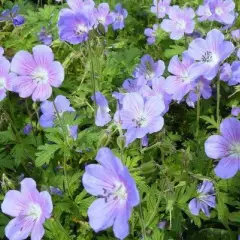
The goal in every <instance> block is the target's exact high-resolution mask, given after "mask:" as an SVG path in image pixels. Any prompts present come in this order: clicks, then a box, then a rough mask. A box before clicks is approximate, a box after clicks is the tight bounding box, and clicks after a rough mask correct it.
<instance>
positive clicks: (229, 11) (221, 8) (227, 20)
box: [209, 0, 235, 24]
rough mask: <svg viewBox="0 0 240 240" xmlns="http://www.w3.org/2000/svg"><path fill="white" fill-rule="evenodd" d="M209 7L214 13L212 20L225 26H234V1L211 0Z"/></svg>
mask: <svg viewBox="0 0 240 240" xmlns="http://www.w3.org/2000/svg"><path fill="white" fill-rule="evenodd" d="M209 6H210V9H211V12H212V16H211V19H212V20H215V21H218V22H220V23H224V24H232V23H233V22H234V19H235V15H234V9H235V3H234V1H232V0H211V1H209Z"/></svg>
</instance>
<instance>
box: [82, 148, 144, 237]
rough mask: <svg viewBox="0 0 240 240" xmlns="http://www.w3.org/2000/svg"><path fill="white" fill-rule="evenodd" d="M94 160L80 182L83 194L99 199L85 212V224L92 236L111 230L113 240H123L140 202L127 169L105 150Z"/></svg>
mask: <svg viewBox="0 0 240 240" xmlns="http://www.w3.org/2000/svg"><path fill="white" fill-rule="evenodd" d="M96 160H97V161H98V163H99V164H90V165H87V166H86V168H85V170H86V172H85V173H84V175H83V179H82V182H83V186H84V188H85V190H86V191H87V192H88V193H90V194H92V195H94V196H97V197H99V198H98V199H97V200H95V201H94V202H93V203H92V205H91V206H90V207H89V209H88V217H89V224H90V226H91V227H92V228H93V229H94V231H95V232H99V231H102V230H105V229H107V228H109V227H111V226H113V232H114V235H115V236H116V238H118V239H124V238H126V237H127V235H128V234H129V224H128V220H129V218H130V216H131V211H132V209H133V207H135V206H137V205H138V204H139V202H140V197H139V192H138V190H137V187H136V184H135V181H134V179H133V178H132V177H131V175H130V174H129V171H128V169H127V168H126V167H125V166H123V164H122V162H121V161H120V159H119V158H117V157H115V156H114V155H113V153H112V152H111V150H110V149H109V148H101V149H100V150H99V151H98V154H97V156H96Z"/></svg>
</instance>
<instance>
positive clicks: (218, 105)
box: [216, 80, 221, 127]
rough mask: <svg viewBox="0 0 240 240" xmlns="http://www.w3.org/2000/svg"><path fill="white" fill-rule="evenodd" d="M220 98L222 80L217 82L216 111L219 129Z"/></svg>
mask: <svg viewBox="0 0 240 240" xmlns="http://www.w3.org/2000/svg"><path fill="white" fill-rule="evenodd" d="M220 98H221V93H220V80H218V81H217V110H216V115H217V124H218V127H219V125H220Z"/></svg>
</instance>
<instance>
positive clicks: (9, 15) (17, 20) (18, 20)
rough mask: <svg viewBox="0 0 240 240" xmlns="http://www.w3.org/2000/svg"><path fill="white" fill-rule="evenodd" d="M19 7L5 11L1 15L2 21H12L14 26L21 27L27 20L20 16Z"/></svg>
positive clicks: (0, 19)
mask: <svg viewBox="0 0 240 240" xmlns="http://www.w3.org/2000/svg"><path fill="white" fill-rule="evenodd" d="M18 12H19V7H18V6H17V5H15V6H13V8H12V9H11V10H10V9H7V10H5V11H3V12H2V13H1V15H0V22H1V21H12V23H13V25H14V26H21V25H22V24H24V22H25V18H24V17H23V16H21V15H18Z"/></svg>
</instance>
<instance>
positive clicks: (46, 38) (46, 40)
mask: <svg viewBox="0 0 240 240" xmlns="http://www.w3.org/2000/svg"><path fill="white" fill-rule="evenodd" d="M38 38H39V41H40V42H41V43H43V44H45V45H47V46H50V45H51V44H52V34H50V33H48V32H47V29H46V28H45V27H42V29H41V31H40V32H39V33H38Z"/></svg>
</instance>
